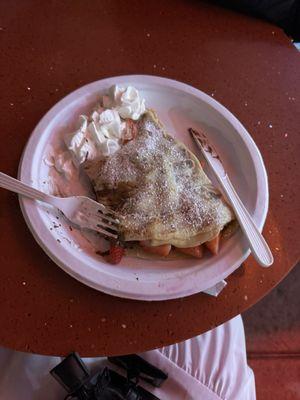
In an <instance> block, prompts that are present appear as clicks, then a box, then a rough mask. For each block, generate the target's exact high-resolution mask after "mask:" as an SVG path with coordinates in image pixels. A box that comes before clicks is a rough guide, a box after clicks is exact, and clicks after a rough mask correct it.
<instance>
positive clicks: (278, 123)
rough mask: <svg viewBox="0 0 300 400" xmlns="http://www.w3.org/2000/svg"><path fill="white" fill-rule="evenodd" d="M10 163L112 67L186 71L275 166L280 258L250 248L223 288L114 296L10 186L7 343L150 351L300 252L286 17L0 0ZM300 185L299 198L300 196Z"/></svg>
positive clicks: (273, 207) (255, 296) (215, 321)
mask: <svg viewBox="0 0 300 400" xmlns="http://www.w3.org/2000/svg"><path fill="white" fill-rule="evenodd" d="M0 15H1V26H0V28H1V29H0V40H1V54H0V60H1V69H0V73H1V81H0V85H1V87H0V93H1V96H0V110H1V120H0V125H1V129H0V135H1V146H0V170H1V171H3V172H6V173H8V174H10V175H13V176H16V174H17V169H18V164H19V160H20V156H21V153H22V150H23V148H24V146H25V144H26V142H27V140H28V138H29V136H30V134H31V132H32V130H33V128H34V127H35V125H36V124H37V122H38V121H39V119H40V118H41V117H42V116H43V114H44V113H46V111H47V110H48V109H49V108H50V107H52V106H53V105H54V104H55V103H56V102H57V101H58V100H60V99H61V98H62V97H63V96H65V95H66V94H68V93H69V92H71V91H73V90H74V89H76V88H78V87H80V86H82V85H84V84H86V83H89V82H92V81H95V80H98V79H101V78H105V77H110V76H116V75H122V74H154V75H160V76H165V77H168V78H172V79H177V80H179V81H183V82H186V83H188V84H190V85H193V86H195V87H196V88H199V89H201V90H203V91H204V92H206V93H208V94H209V95H211V96H214V98H215V99H217V100H219V101H220V102H221V103H222V104H224V105H225V106H226V107H227V108H228V109H229V110H230V111H232V112H233V113H234V114H235V115H236V116H237V117H238V118H239V119H240V121H241V122H242V123H243V124H244V125H245V127H246V128H247V129H248V131H249V132H250V134H251V135H252V137H253V138H254V140H255V142H256V143H257V145H258V147H259V149H260V151H261V153H262V155H263V158H264V161H265V164H266V168H267V171H268V175H269V185H270V209H269V214H268V218H267V222H266V225H265V229H264V235H265V237H266V239H267V240H268V242H269V244H270V246H271V249H272V251H273V254H274V256H275V262H274V265H273V267H272V268H269V269H263V268H261V267H259V266H258V264H257V263H256V262H255V261H254V259H253V258H252V257H251V256H250V257H249V258H248V260H247V261H246V262H245V263H244V266H243V267H242V268H240V269H239V270H237V271H236V272H235V273H234V274H233V275H231V276H230V277H229V278H228V286H227V287H226V288H225V290H223V292H222V293H221V294H220V296H219V297H218V298H213V297H210V296H208V295H204V294H197V295H194V296H190V297H188V298H183V299H179V300H172V301H164V302H152V303H147V302H140V301H131V300H123V299H120V298H115V297H111V296H108V295H105V294H102V293H100V292H97V291H95V290H93V289H90V288H88V287H86V286H84V285H83V284H81V283H79V282H77V281H76V280H75V279H73V278H71V277H69V276H68V275H67V274H65V273H64V272H63V271H62V270H61V269H60V268H59V267H57V266H56V265H55V264H54V263H53V262H52V261H51V260H50V259H49V258H48V257H47V255H46V254H45V253H44V252H43V251H42V250H41V248H40V247H39V246H38V245H37V244H36V242H35V241H34V239H33V237H32V236H31V234H30V232H29V230H28V228H27V226H26V224H25V222H24V220H23V217H22V214H21V211H20V208H19V205H18V201H17V196H16V195H15V194H13V193H10V192H7V191H4V190H2V189H1V191H0V228H1V241H0V246H1V251H0V265H1V268H0V345H2V346H7V347H10V348H13V349H16V350H22V351H28V352H35V353H40V354H52V355H66V354H67V353H68V352H70V351H73V350H76V351H78V352H79V353H80V354H81V356H96V355H111V354H123V353H131V352H140V351H144V350H148V349H152V348H155V347H160V346H163V345H167V344H171V343H174V342H178V341H181V340H184V339H187V338H190V337H192V336H195V335H197V334H200V333H202V332H205V331H207V330H209V329H211V328H213V327H215V326H217V325H220V324H222V323H223V322H225V321H227V320H228V319H230V318H232V317H233V316H235V315H237V314H239V313H241V312H243V311H245V310H246V309H247V308H248V307H250V306H251V305H253V304H254V303H256V302H257V301H258V300H259V299H260V298H261V297H262V296H264V295H265V294H266V293H267V292H268V291H270V289H272V288H273V287H274V286H275V285H276V284H277V283H278V282H279V281H280V280H281V279H282V278H283V277H284V276H285V275H286V274H287V273H288V272H289V270H291V268H293V266H294V265H295V264H296V262H297V260H299V253H300V251H299V237H300V230H299V182H300V177H299V162H298V161H299V154H300V152H299V150H300V149H299V142H300V135H299V122H300V121H299V99H300V56H299V54H298V52H297V50H296V49H295V48H294V47H293V45H292V43H291V40H290V39H289V38H288V37H287V36H286V35H285V34H284V33H283V32H282V31H281V30H280V29H279V28H277V27H275V26H272V25H270V24H268V23H265V22H263V21H259V20H255V19H252V18H249V17H247V16H244V15H240V14H236V13H234V12H231V11H228V10H224V9H221V8H217V7H214V6H211V5H207V4H204V3H201V2H200V1H188V0H185V1H183V0H182V1H180V0H177V1H174V0H170V1H165V0H161V1H157V2H156V1H155V2H150V1H130V2H128V1H125V0H124V1H108V0H106V1H83V0H82V1H64V2H62V1H45V2H40V1H33V0H32V1H30V0H27V1H10V2H1V4H0ZM297 197H298V199H297Z"/></svg>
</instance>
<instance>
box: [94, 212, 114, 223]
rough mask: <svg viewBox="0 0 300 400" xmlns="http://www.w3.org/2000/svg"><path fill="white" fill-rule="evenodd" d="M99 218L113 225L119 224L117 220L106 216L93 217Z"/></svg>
mask: <svg viewBox="0 0 300 400" xmlns="http://www.w3.org/2000/svg"><path fill="white" fill-rule="evenodd" d="M99 217H101V219H105V220H106V221H109V222H112V223H113V224H119V220H118V219H116V218H112V217H108V216H107V215H106V214H102V213H100V212H99V213H98V214H97V215H95V219H98V218H99Z"/></svg>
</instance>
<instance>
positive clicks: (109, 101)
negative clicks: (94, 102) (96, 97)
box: [103, 85, 146, 120]
mask: <svg viewBox="0 0 300 400" xmlns="http://www.w3.org/2000/svg"><path fill="white" fill-rule="evenodd" d="M103 107H104V108H112V109H115V110H117V111H118V113H119V114H120V116H121V117H122V118H130V119H133V120H138V119H139V118H140V116H141V115H142V114H143V113H144V112H145V110H146V107H145V99H142V98H141V97H140V94H139V92H138V91H137V90H136V89H135V88H134V87H133V86H128V87H127V88H123V87H119V86H118V85H113V86H112V87H111V88H110V89H109V92H108V95H107V96H103Z"/></svg>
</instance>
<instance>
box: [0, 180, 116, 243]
mask: <svg viewBox="0 0 300 400" xmlns="http://www.w3.org/2000/svg"><path fill="white" fill-rule="evenodd" d="M0 187H2V188H4V189H7V190H10V191H12V192H15V193H19V194H21V195H23V196H26V197H29V198H31V199H34V200H40V201H43V202H44V203H48V204H51V205H52V206H54V207H56V208H58V209H59V210H60V211H62V213H63V214H64V215H65V216H66V217H67V218H68V220H69V221H71V222H72V223H74V224H75V225H78V226H80V227H81V228H86V229H91V230H93V231H96V232H99V233H101V234H102V235H104V236H107V237H110V238H115V239H117V238H118V224H119V221H118V219H117V214H116V213H115V212H114V211H113V210H111V209H109V208H108V207H106V206H104V205H103V204H101V203H98V202H97V201H94V200H92V199H90V198H88V197H85V196H72V197H57V196H51V195H49V194H46V193H43V192H41V191H39V190H37V189H34V188H32V187H31V186H29V185H26V184H25V183H23V182H21V181H19V180H18V179H15V178H12V177H11V176H9V175H6V174H4V173H3V172H0Z"/></svg>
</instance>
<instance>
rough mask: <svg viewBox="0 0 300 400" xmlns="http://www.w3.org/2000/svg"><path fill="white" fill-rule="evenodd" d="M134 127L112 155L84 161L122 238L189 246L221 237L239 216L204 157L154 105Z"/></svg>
mask: <svg viewBox="0 0 300 400" xmlns="http://www.w3.org/2000/svg"><path fill="white" fill-rule="evenodd" d="M131 129H132V127H131ZM134 130H135V132H136V136H135V138H134V139H133V140H130V141H128V142H127V143H125V144H123V145H122V146H121V148H120V149H119V150H118V151H117V152H115V153H114V154H113V155H111V156H109V157H107V158H105V159H102V160H98V161H87V162H86V164H85V165H84V169H85V171H86V173H87V174H88V176H89V178H90V179H91V182H92V184H93V186H94V189H95V192H96V196H97V199H98V201H99V202H101V203H103V204H106V205H109V206H110V207H111V208H113V209H114V210H115V211H116V212H117V213H118V215H119V219H120V234H121V237H122V239H123V240H124V241H144V240H147V241H149V243H150V246H159V245H162V244H166V243H167V244H172V245H174V246H176V247H182V248H186V247H193V246H197V245H200V244H202V243H204V242H206V241H209V240H211V239H213V238H214V237H216V236H217V235H218V234H219V233H220V232H221V231H222V229H223V228H224V226H225V225H226V224H228V223H229V222H230V221H232V220H233V219H234V215H233V212H232V211H231V209H230V207H229V206H228V205H227V204H226V203H225V201H224V199H223V198H222V196H221V195H220V193H219V192H218V191H217V190H216V189H215V188H214V187H213V185H212V184H211V182H210V180H209V179H208V177H207V176H206V174H205V173H204V171H203V169H202V167H201V164H200V162H199V160H198V159H197V158H196V157H195V156H194V154H193V153H192V152H191V151H189V150H188V149H187V148H186V147H185V146H184V144H182V143H181V142H179V141H178V140H176V139H174V138H173V137H172V136H170V135H169V134H168V133H167V132H166V131H165V129H164V127H163V126H162V124H161V123H160V122H159V120H158V118H157V116H156V114H155V112H154V111H152V110H148V111H147V112H146V113H145V114H143V116H142V117H141V118H140V120H139V121H137V122H136V125H135V126H134Z"/></svg>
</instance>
